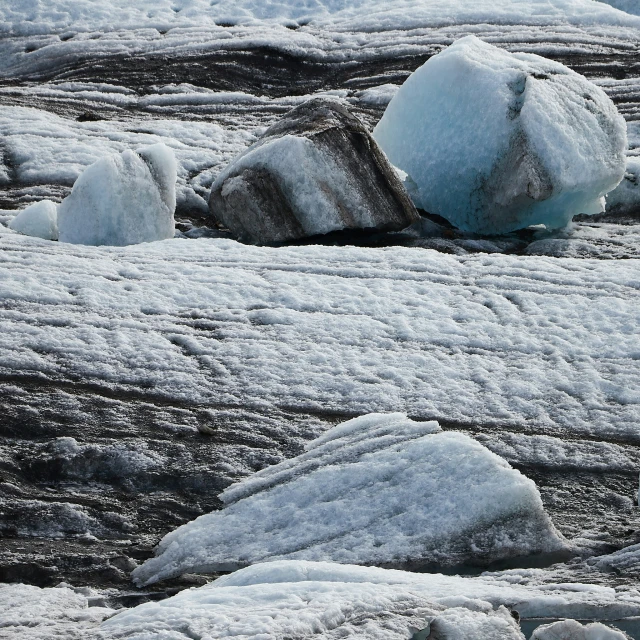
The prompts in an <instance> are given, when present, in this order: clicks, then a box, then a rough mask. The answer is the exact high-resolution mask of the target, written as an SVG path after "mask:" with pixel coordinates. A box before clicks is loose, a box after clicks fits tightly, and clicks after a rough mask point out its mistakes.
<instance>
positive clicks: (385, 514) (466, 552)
mask: <svg viewBox="0 0 640 640" xmlns="http://www.w3.org/2000/svg"><path fill="white" fill-rule="evenodd" d="M306 448H307V450H306V452H305V453H303V454H301V455H299V456H297V457H295V458H292V459H289V460H286V461H284V462H282V463H280V464H277V465H274V466H272V467H268V468H266V469H264V470H262V471H260V472H258V473H256V474H254V475H253V476H251V477H249V478H248V479H247V480H245V481H243V482H240V483H237V484H235V485H232V486H231V487H229V488H228V489H227V490H225V491H224V492H223V493H222V494H221V498H222V500H223V501H224V502H225V503H226V506H225V508H224V509H223V510H222V511H219V512H214V513H210V514H207V515H204V516H201V517H200V518H197V519H196V520H194V521H193V522H190V523H188V524H186V525H184V526H182V527H180V528H179V529H177V530H176V531H173V532H171V533H170V534H168V535H167V536H165V537H164V538H163V540H162V541H161V542H160V544H159V546H158V549H157V555H156V557H155V558H152V559H150V560H148V561H147V562H145V563H144V565H142V566H141V567H138V568H137V569H136V570H135V571H134V572H133V578H134V580H135V581H136V582H137V583H138V584H140V585H146V584H150V583H152V582H156V581H158V580H161V579H164V578H169V577H173V576H178V575H180V574H182V573H187V572H210V571H218V570H233V569H238V568H240V567H242V566H246V565H249V564H253V563H257V562H264V561H266V560H272V559H280V558H291V559H305V560H331V561H335V562H342V563H351V564H377V565H385V566H396V567H416V568H419V567H426V566H433V565H438V566H455V565H459V564H461V563H463V562H468V561H470V562H474V563H479V564H484V563H488V562H491V561H493V560H497V559H502V558H509V557H515V556H524V555H529V554H542V553H549V554H552V553H557V552H560V553H563V552H566V551H567V544H566V542H565V541H564V540H563V539H562V537H561V536H560V535H559V534H558V533H557V531H556V530H555V528H554V526H553V524H552V523H551V521H550V519H549V517H548V516H547V515H546V513H545V511H544V509H543V506H542V501H541V499H540V495H539V494H538V491H537V488H536V486H535V484H534V483H533V482H532V481H531V480H529V479H527V478H525V477H524V476H523V475H521V474H520V472H518V471H515V470H514V469H512V468H511V467H510V466H509V465H508V464H507V463H506V462H505V461H504V460H503V459H502V458H500V457H499V456H497V455H495V454H493V453H491V452H490V451H489V450H488V449H486V448H485V447H483V446H482V445H480V444H478V443H477V442H476V441H474V440H473V439H471V438H469V437H468V436H465V435H463V434H460V433H455V432H448V433H443V432H441V431H440V428H439V426H438V423H437V422H433V421H432V422H414V421H412V420H409V419H407V417H406V416H405V415H403V414H400V413H393V414H369V415H365V416H361V417H359V418H355V419H353V420H349V421H347V422H344V423H342V424H340V425H338V426H336V427H334V428H332V429H330V430H329V431H327V432H326V433H324V434H323V435H321V436H320V437H319V438H317V439H315V440H313V441H312V442H310V443H309V444H308V445H307V447H306ZM310 523H313V526H310Z"/></svg>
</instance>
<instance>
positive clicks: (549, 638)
mask: <svg viewBox="0 0 640 640" xmlns="http://www.w3.org/2000/svg"><path fill="white" fill-rule="evenodd" d="M531 640H629V636H628V635H627V634H626V633H623V632H622V631H619V630H618V629H612V628H611V627H607V626H606V625H604V624H601V623H600V622H593V623H592V624H587V625H582V624H580V623H579V622H577V621H576V620H560V621H559V622H554V623H552V624H545V625H542V626H540V627H538V628H537V629H536V630H535V631H534V632H533V635H532V636H531Z"/></svg>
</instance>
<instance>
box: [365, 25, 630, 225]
mask: <svg viewBox="0 0 640 640" xmlns="http://www.w3.org/2000/svg"><path fill="white" fill-rule="evenodd" d="M373 135H374V138H375V139H376V140H377V141H378V143H379V144H380V146H381V147H382V149H383V150H384V151H385V153H386V154H387V155H388V156H389V159H390V160H391V162H392V163H393V164H394V165H395V166H397V167H398V168H399V169H401V170H402V171H404V172H406V174H407V175H408V178H407V180H408V181H409V183H410V184H411V185H412V187H414V191H416V192H417V195H418V197H417V198H415V196H414V199H415V200H416V202H415V204H416V205H417V206H418V207H421V208H422V209H424V210H426V211H428V212H429V213H433V214H437V215H439V216H442V217H443V218H446V219H447V220H449V222H451V223H452V224H453V225H455V226H456V227H458V228H459V229H462V230H463V231H471V232H476V233H484V234H496V233H498V234H499V233H506V232H509V231H514V230H516V229H522V228H525V227H528V226H530V225H536V224H544V225H546V226H547V227H548V228H550V229H557V228H561V227H564V226H565V225H566V224H567V223H568V222H569V221H570V220H571V218H572V217H573V216H574V215H575V214H578V213H586V214H590V213H591V214H593V213H600V212H602V211H604V200H603V196H604V195H605V194H606V193H608V192H609V191H611V190H613V189H614V188H615V187H616V186H617V185H618V183H619V182H620V181H621V180H622V178H623V176H624V172H625V163H626V156H625V151H626V148H627V136H626V125H625V122H624V119H623V118H622V117H621V116H620V115H619V114H618V112H617V110H616V108H615V106H614V104H613V102H612V101H611V100H610V99H609V98H608V97H607V95H606V94H605V93H604V91H602V89H600V88H599V87H596V86H595V85H594V84H592V83H591V82H589V81H588V80H587V79H586V78H584V77H583V76H580V75H578V74H576V73H575V72H573V71H571V70H570V69H568V68H567V67H565V66H563V65H561V64H559V63H557V62H553V61H550V60H547V59H544V58H541V57H539V56H535V55H531V54H510V53H508V52H506V51H503V50H501V49H498V48H496V47H494V46H492V45H490V44H487V43H485V42H482V41H481V40H479V39H478V38H476V37H475V36H468V37H466V38H463V39H461V40H458V41H457V42H456V43H454V44H453V45H451V46H450V47H449V48H447V49H446V50H445V51H443V52H442V53H440V54H438V55H436V56H434V57H432V58H430V59H429V60H428V61H427V62H426V63H425V64H424V65H423V66H422V67H420V68H419V69H418V70H416V71H415V72H414V73H413V74H412V75H411V76H409V78H408V79H407V80H406V81H405V83H404V84H403V85H402V87H401V88H400V90H399V91H398V92H397V93H396V95H395V96H394V97H393V99H392V100H391V102H390V103H389V105H388V107H387V109H386V111H385V113H384V115H383V116H382V119H381V120H380V122H379V123H378V124H377V125H376V128H375V129H374V132H373ZM410 191H411V190H410Z"/></svg>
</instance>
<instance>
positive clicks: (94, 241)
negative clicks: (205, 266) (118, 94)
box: [58, 144, 177, 246]
mask: <svg viewBox="0 0 640 640" xmlns="http://www.w3.org/2000/svg"><path fill="white" fill-rule="evenodd" d="M176 170H177V169H176V160H175V157H174V155H173V151H172V150H171V149H170V148H169V147H167V146H166V145H164V144H155V145H152V146H150V147H143V148H141V149H138V150H137V151H135V152H134V151H131V150H126V151H124V152H122V153H121V154H120V155H117V156H109V157H105V158H102V159H100V160H98V161H97V162H95V163H94V164H92V165H91V166H90V167H88V168H87V169H86V170H85V171H84V172H83V173H82V175H81V176H80V177H79V178H78V179H77V180H76V182H75V184H74V185H73V190H72V191H71V193H70V194H69V196H67V197H66V198H65V199H64V200H63V201H62V203H61V204H60V206H59V207H58V228H59V234H60V240H61V241H62V242H70V243H73V244H89V245H115V246H123V245H128V244H137V243H139V242H152V241H154V240H166V239H168V238H173V235H174V232H175V222H174V218H173V213H174V210H175V207H176V194H175V183H176Z"/></svg>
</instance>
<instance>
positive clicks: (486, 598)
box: [101, 560, 640, 640]
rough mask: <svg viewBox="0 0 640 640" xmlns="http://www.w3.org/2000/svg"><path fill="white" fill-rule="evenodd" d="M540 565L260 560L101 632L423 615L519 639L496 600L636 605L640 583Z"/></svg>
mask: <svg viewBox="0 0 640 640" xmlns="http://www.w3.org/2000/svg"><path fill="white" fill-rule="evenodd" d="M544 573H545V572H544V571H543V570H540V569H537V570H535V569H530V570H513V571H508V572H501V573H495V574H483V575H482V576H478V577H461V576H447V575H441V574H424V573H410V572H405V571H396V570H389V569H380V568H376V567H360V566H353V565H342V564H333V563H328V562H307V561H300V560H297V561H294V560H283V561H276V562H266V563H262V564H257V565H253V566H251V567H248V568H246V569H242V570H240V571H236V572H235V573H232V574H230V575H227V576H224V577H222V578H218V579H217V580H215V581H214V582H211V583H209V584H208V585H206V586H204V587H200V588H198V589H191V590H188V591H182V592H181V593H179V594H178V595H176V596H174V597H172V598H169V599H167V600H163V601H161V602H153V603H147V604H144V605H140V606H138V607H136V608H134V609H131V610H129V611H125V612H122V613H120V614H118V615H116V616H114V617H113V618H111V619H109V620H108V621H106V622H105V623H103V624H102V627H101V632H102V633H103V634H104V637H105V638H111V637H116V638H137V639H139V640H142V639H146V638H152V637H158V636H153V635H152V634H166V637H170V638H175V639H176V640H178V639H180V640H182V639H183V638H188V637H193V636H194V635H195V636H197V637H214V638H215V637H239V638H256V639H257V638H263V637H291V638H301V637H309V636H310V635H312V634H313V635H315V634H317V635H318V636H320V637H326V638H338V637H358V638H367V639H369V638H407V640H408V639H409V638H410V637H411V635H412V633H413V632H415V631H417V630H420V629H426V628H427V625H426V624H425V622H428V623H429V626H430V627H431V629H432V630H433V631H435V630H436V629H438V630H440V632H441V633H442V636H440V635H438V637H443V638H450V639H454V638H455V639H456V640H457V639H460V640H462V639H464V640H472V639H473V640H475V639H476V638H514V640H515V638H521V637H522V636H520V635H519V631H518V629H517V625H516V624H515V622H514V621H513V620H512V619H510V617H509V614H508V613H507V611H506V610H505V609H504V608H502V607H506V608H507V609H509V610H514V611H517V612H518V613H519V614H520V616H521V617H522V618H523V619H529V618H539V617H545V618H559V617H580V618H582V619H594V618H599V619H601V620H617V619H621V618H627V617H631V616H636V615H638V613H640V595H639V594H638V592H637V591H634V590H632V591H629V592H625V591H620V592H616V590H615V589H612V588H608V587H599V586H595V585H587V584H580V583H574V584H557V583H549V582H546V583H544V582H540V578H541V577H542V576H543V575H544ZM189 634H191V635H189ZM261 634H265V635H261ZM498 634H502V635H498ZM425 635H428V633H427V634H425ZM572 640H573V639H572ZM607 640H608V638H607Z"/></svg>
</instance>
